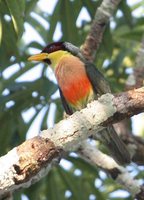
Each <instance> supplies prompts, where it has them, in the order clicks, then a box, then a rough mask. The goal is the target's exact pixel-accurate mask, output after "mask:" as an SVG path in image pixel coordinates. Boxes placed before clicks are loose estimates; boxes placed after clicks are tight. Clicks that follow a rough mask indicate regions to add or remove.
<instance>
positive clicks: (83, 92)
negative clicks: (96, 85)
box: [58, 76, 93, 110]
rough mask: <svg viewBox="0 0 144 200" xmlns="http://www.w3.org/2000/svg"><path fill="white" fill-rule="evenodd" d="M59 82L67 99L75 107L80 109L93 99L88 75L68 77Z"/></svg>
mask: <svg viewBox="0 0 144 200" xmlns="http://www.w3.org/2000/svg"><path fill="white" fill-rule="evenodd" d="M58 82H59V83H58V84H59V86H60V88H61V90H62V93H63V96H64V97H65V99H66V101H67V102H68V103H69V104H70V105H71V106H72V107H74V108H75V109H77V110H80V109H82V108H84V107H86V105H87V103H88V102H90V101H92V100H93V90H92V86H91V83H90V81H89V79H88V78H87V76H85V77H82V76H80V77H74V76H73V77H72V78H70V77H66V78H64V79H62V80H58Z"/></svg>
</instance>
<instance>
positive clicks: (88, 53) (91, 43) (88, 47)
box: [82, 0, 121, 61]
mask: <svg viewBox="0 0 144 200" xmlns="http://www.w3.org/2000/svg"><path fill="white" fill-rule="evenodd" d="M120 1H121V0H103V1H102V3H101V5H100V7H99V8H98V9H97V11H96V14H95V17H94V20H93V23H92V25H91V30H90V32H89V34H88V35H87V37H86V39H85V42H84V44H83V46H82V53H83V55H84V56H85V58H87V59H88V60H89V61H93V60H94V58H95V54H96V51H97V50H98V48H99V45H100V43H101V41H102V38H103V33H104V30H105V28H106V25H107V23H108V22H109V20H110V17H112V16H113V13H114V12H115V11H116V9H117V6H118V4H119V3H120Z"/></svg>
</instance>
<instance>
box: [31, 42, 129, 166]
mask: <svg viewBox="0 0 144 200" xmlns="http://www.w3.org/2000/svg"><path fill="white" fill-rule="evenodd" d="M28 60H29V61H38V62H44V63H47V64H48V65H50V66H51V68H52V69H53V71H54V74H55V77H56V79H57V83H58V88H59V92H60V97H61V101H62V104H63V107H64V110H65V112H66V114H68V115H72V114H73V113H74V112H76V111H80V110H81V109H83V108H85V107H86V106H87V104H88V103H90V102H92V101H93V100H95V99H97V98H98V97H99V96H101V95H103V94H105V93H111V89H110V86H109V83H108V81H107V80H106V78H105V77H104V75H103V74H102V73H101V72H100V71H99V70H98V69H97V68H96V66H95V65H94V64H93V63H92V62H90V61H88V60H87V59H86V58H85V57H84V55H83V54H82V52H81V50H80V48H78V47H77V46H75V45H73V44H71V43H70V42H63V41H58V42H53V43H50V44H48V45H47V46H46V47H45V48H44V49H43V50H42V51H41V52H40V53H38V54H36V55H32V56H30V57H29V58H28ZM100 135H101V140H102V141H103V142H104V144H105V145H106V147H107V148H108V150H109V151H110V153H111V156H112V157H113V158H114V160H115V161H116V162H117V163H119V164H120V165H126V164H129V163H130V154H129V152H128V149H127V147H126V145H125V144H124V143H123V141H122V140H121V139H120V137H119V136H118V135H117V133H116V131H115V129H114V127H113V125H110V126H108V127H106V128H105V129H104V131H102V133H101V134H100Z"/></svg>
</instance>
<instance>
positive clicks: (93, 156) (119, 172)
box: [79, 142, 144, 200]
mask: <svg viewBox="0 0 144 200" xmlns="http://www.w3.org/2000/svg"><path fill="white" fill-rule="evenodd" d="M79 155H80V156H81V157H82V158H83V159H84V160H86V161H87V162H89V163H90V164H92V165H95V166H98V167H100V168H101V169H103V170H104V171H105V172H106V173H108V174H109V175H110V176H111V177H112V179H113V180H114V181H116V182H117V183H119V184H120V185H121V186H122V187H123V188H124V189H126V190H127V191H129V192H130V194H131V195H132V196H133V197H134V198H135V199H138V200H140V199H141V200H142V199H144V196H143V194H144V188H143V186H141V184H140V182H139V181H138V180H136V179H134V178H133V177H132V176H131V175H130V173H129V172H128V171H127V170H126V169H125V168H124V167H122V166H119V165H118V164H117V163H116V162H115V161H114V160H113V159H112V158H111V157H109V156H108V155H106V154H104V153H102V152H101V151H99V150H98V149H97V148H96V147H95V146H92V145H91V144H89V143H88V142H83V143H82V144H81V146H80V148H79Z"/></svg>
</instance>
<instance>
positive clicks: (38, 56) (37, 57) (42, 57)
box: [28, 53, 48, 61]
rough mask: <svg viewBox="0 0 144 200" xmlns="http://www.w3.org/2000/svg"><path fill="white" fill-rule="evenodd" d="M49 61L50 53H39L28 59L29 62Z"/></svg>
mask: <svg viewBox="0 0 144 200" xmlns="http://www.w3.org/2000/svg"><path fill="white" fill-rule="evenodd" d="M45 59H48V53H39V54H36V55H33V56H30V57H29V58H28V60H29V61H43V60H45Z"/></svg>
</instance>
